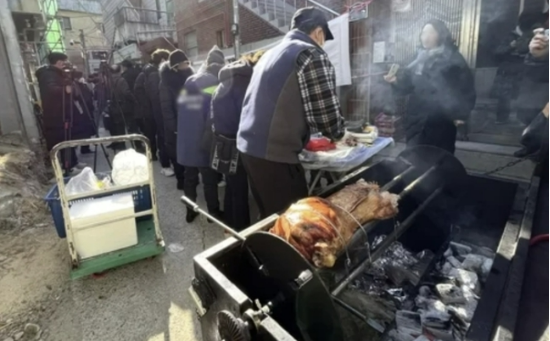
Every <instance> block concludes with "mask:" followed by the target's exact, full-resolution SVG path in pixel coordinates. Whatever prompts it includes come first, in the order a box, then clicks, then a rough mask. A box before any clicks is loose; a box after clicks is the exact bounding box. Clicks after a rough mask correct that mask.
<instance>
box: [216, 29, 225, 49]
mask: <svg viewBox="0 0 550 341" xmlns="http://www.w3.org/2000/svg"><path fill="white" fill-rule="evenodd" d="M216 45H218V47H219V48H221V49H223V48H224V47H225V30H219V31H216Z"/></svg>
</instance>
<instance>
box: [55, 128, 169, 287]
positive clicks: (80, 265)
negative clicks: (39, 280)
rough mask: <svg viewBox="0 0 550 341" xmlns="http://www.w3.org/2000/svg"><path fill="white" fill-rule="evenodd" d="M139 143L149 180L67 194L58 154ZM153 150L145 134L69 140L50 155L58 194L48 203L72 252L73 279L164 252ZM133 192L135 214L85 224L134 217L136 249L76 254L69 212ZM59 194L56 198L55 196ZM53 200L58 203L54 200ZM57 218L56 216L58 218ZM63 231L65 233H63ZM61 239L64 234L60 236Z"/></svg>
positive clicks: (90, 225) (65, 180)
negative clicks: (81, 204)
mask: <svg viewBox="0 0 550 341" xmlns="http://www.w3.org/2000/svg"><path fill="white" fill-rule="evenodd" d="M127 141H129V142H140V143H142V144H143V145H145V146H146V148H145V149H146V156H147V160H148V172H149V179H148V180H147V181H143V182H139V183H133V184H131V185H125V186H116V185H114V186H113V187H110V188H108V189H102V190H97V191H92V192H87V193H82V194H76V195H68V194H67V192H66V188H65V186H66V184H67V182H68V180H69V179H67V178H64V177H63V170H62V168H61V163H60V161H59V153H60V152H61V151H62V150H63V149H66V148H74V147H79V146H83V145H95V146H96V148H99V147H100V144H106V143H117V142H127ZM151 156H152V155H151V148H150V145H149V140H148V139H147V138H146V137H145V136H142V135H136V134H134V135H124V136H114V137H102V138H95V139H86V140H75V141H66V142H61V143H59V144H57V145H56V146H55V147H54V148H53V149H52V151H51V152H50V157H51V160H52V166H53V169H54V172H55V179H56V181H57V186H56V187H57V191H55V187H54V189H52V191H50V193H49V194H48V196H49V197H50V199H49V200H48V199H47V201H48V204H49V205H50V209H51V211H52V215H53V218H54V222H55V223H56V225H57V226H56V227H57V228H58V233H60V232H63V234H64V235H65V236H66V239H67V244H68V248H69V253H70V255H71V273H70V276H71V279H77V278H81V277H84V276H88V275H92V274H96V273H101V272H104V271H106V270H109V269H112V268H116V267H118V266H121V265H124V264H128V263H132V262H135V261H138V260H141V259H146V258H150V257H154V256H157V255H159V254H161V253H163V252H164V248H165V245H164V240H163V238H162V233H161V231H160V227H159V216H158V210H157V202H156V194H155V184H154V180H153V165H152V161H151V160H152V157H151ZM99 175H100V176H107V175H110V173H101V174H99ZM55 192H56V193H55ZM123 193H131V194H132V198H133V201H134V213H133V214H131V215H130V214H127V215H126V216H123V217H116V218H115V219H113V220H110V221H102V222H100V223H97V222H96V223H92V224H88V225H86V228H91V227H94V226H99V225H101V224H106V223H109V224H112V223H116V222H118V221H123V220H127V219H129V218H133V219H135V220H136V228H137V239H138V242H137V244H136V245H134V246H130V247H127V248H123V249H120V250H117V251H112V252H108V253H103V254H99V255H96V256H93V257H89V258H82V257H80V256H79V254H78V252H77V247H76V245H75V242H76V241H75V230H74V227H73V224H72V221H71V219H70V214H69V209H70V207H71V206H72V205H73V204H75V203H78V202H83V201H91V200H97V199H100V198H104V197H108V196H113V195H116V194H123ZM56 194H57V195H56ZM52 197H54V198H55V199H56V200H52V199H51V198H52ZM56 215H57V216H56ZM60 228H61V229H63V228H64V231H60ZM60 236H61V234H60Z"/></svg>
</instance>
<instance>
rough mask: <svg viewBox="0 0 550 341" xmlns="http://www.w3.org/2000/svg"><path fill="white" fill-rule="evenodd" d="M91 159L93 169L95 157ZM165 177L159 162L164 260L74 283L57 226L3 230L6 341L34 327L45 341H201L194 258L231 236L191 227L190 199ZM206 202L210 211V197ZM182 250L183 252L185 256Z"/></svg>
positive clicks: (201, 225)
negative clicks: (193, 281)
mask: <svg viewBox="0 0 550 341" xmlns="http://www.w3.org/2000/svg"><path fill="white" fill-rule="evenodd" d="M86 159H87V160H85V161H88V163H89V164H91V163H92V162H91V160H92V159H91V157H87V158H86ZM102 164H103V163H102ZM159 171H160V166H159V165H158V163H155V174H154V178H155V185H156V186H157V187H156V188H157V199H158V208H159V213H160V222H161V229H162V232H163V235H164V239H165V242H166V246H167V250H166V252H165V254H164V255H162V256H161V257H157V258H155V259H151V260H144V261H140V262H136V263H134V264H131V265H128V266H124V267H121V268H118V269H115V270H113V271H109V272H107V273H106V274H105V275H104V276H102V277H100V278H91V277H90V278H85V279H81V280H76V281H71V280H70V279H69V274H68V271H69V263H68V259H69V257H68V252H67V249H66V248H67V246H66V245H67V244H66V242H65V240H61V239H58V238H57V236H56V234H55V232H54V228H53V226H52V225H51V224H50V223H49V222H48V223H47V224H45V226H43V227H39V228H34V229H31V230H27V231H22V232H17V233H16V232H13V231H12V232H10V233H8V232H6V231H0V233H1V234H4V235H0V255H3V256H1V257H3V258H0V288H2V289H1V290H0V340H4V339H5V340H9V341H11V340H12V339H13V340H17V337H20V334H21V333H22V332H23V330H24V326H25V324H26V323H29V322H31V323H36V324H38V325H39V326H40V327H41V331H42V338H41V340H43V341H46V340H52V341H65V340H66V341H77V340H78V341H80V340H82V341H92V340H93V341H96V340H119V341H125V340H128V341H169V340H170V341H192V340H200V339H201V338H200V330H199V325H198V322H197V318H196V314H195V307H194V304H193V303H192V301H191V299H190V297H189V295H188V293H187V288H188V287H189V286H190V281H191V278H192V276H193V265H192V264H193V263H192V259H193V256H194V255H196V254H198V253H200V252H201V251H203V250H204V249H205V248H207V247H209V246H211V245H213V244H215V243H217V242H219V241H221V240H222V238H223V237H224V235H223V232H222V230H221V229H220V228H218V227H216V226H215V225H213V224H208V223H207V222H206V221H205V220H204V219H203V218H202V217H199V218H198V219H197V220H196V221H195V222H194V223H192V224H187V223H186V222H185V208H184V206H183V204H182V203H181V202H180V199H179V198H180V197H181V195H182V194H183V193H182V192H181V191H178V190H177V189H176V180H175V178H173V177H172V178H166V177H164V176H162V175H160V174H159ZM199 187H201V186H199ZM220 194H223V189H220ZM221 197H222V196H220V198H221ZM199 198H200V199H199V204H200V205H201V207H205V204H204V201H203V199H202V190H200V192H199ZM180 245H181V246H183V250H181V251H179V250H177V249H178V247H177V246H180ZM172 246H176V247H172ZM171 249H174V250H176V251H179V252H172V251H170V250H171ZM10 338H11V339H10ZM25 338H26V334H25V335H24V337H23V338H22V340H23V339H25Z"/></svg>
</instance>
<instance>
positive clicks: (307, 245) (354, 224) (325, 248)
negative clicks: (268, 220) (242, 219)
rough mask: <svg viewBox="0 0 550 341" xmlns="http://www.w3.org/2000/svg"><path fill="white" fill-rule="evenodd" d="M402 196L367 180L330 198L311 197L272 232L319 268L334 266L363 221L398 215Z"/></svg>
mask: <svg viewBox="0 0 550 341" xmlns="http://www.w3.org/2000/svg"><path fill="white" fill-rule="evenodd" d="M397 200H398V196H397V195H395V194H391V193H389V192H380V187H378V185H376V184H373V183H368V182H366V181H365V180H359V181H358V182H356V183H354V184H352V185H349V186H346V187H345V188H343V189H342V190H340V191H339V192H337V193H335V194H333V195H331V196H330V197H328V198H327V199H322V198H318V197H309V198H305V199H302V200H300V201H298V202H297V203H295V204H293V205H292V206H290V208H289V209H288V210H287V211H286V212H285V213H284V214H282V215H281V216H280V217H279V218H278V219H277V221H276V222H275V225H274V226H273V227H272V228H271V230H270V232H271V233H273V234H276V235H278V236H279V237H281V238H283V239H285V240H286V241H287V242H288V243H290V244H291V245H292V246H294V247H295V248H296V249H297V250H298V252H300V253H301V254H302V255H303V256H304V257H305V258H306V259H307V260H309V261H310V262H311V263H313V264H314V265H315V266H316V267H319V268H331V267H332V266H334V263H335V261H336V258H337V256H338V254H339V253H340V252H341V251H342V250H343V249H344V248H345V247H346V245H347V244H348V243H349V241H350V239H351V237H352V236H353V234H354V233H355V231H356V230H357V229H358V228H359V224H361V225H364V224H366V223H368V222H371V221H373V220H383V219H389V218H392V217H394V216H395V215H396V214H397V212H398V210H397Z"/></svg>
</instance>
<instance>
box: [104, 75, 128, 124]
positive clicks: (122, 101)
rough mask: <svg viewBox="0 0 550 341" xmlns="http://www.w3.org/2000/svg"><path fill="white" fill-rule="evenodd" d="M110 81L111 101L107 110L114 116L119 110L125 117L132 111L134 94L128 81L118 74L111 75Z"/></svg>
mask: <svg viewBox="0 0 550 341" xmlns="http://www.w3.org/2000/svg"><path fill="white" fill-rule="evenodd" d="M112 82H113V83H112V85H111V86H112V90H111V92H112V93H111V96H112V102H111V108H109V112H110V113H111V114H112V116H114V117H117V115H119V114H120V113H121V111H122V113H124V115H125V116H126V117H129V116H131V115H132V114H133V112H134V94H133V92H132V90H130V89H131V88H130V86H129V85H128V82H127V81H126V79H124V77H122V76H120V75H113V77H112Z"/></svg>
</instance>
